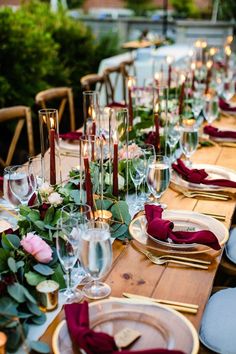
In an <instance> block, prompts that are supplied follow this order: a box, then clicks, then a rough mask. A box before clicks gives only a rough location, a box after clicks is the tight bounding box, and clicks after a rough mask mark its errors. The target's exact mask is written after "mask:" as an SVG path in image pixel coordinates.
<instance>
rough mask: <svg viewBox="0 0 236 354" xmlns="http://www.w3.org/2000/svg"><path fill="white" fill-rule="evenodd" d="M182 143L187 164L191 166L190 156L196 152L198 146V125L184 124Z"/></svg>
mask: <svg viewBox="0 0 236 354" xmlns="http://www.w3.org/2000/svg"><path fill="white" fill-rule="evenodd" d="M180 145H181V148H182V151H183V153H184V155H185V156H186V158H187V160H186V164H187V165H188V166H191V161H190V157H191V156H192V155H193V154H194V152H195V151H196V149H197V146H198V127H197V126H195V125H194V126H190V127H189V126H183V127H182V128H181V139H180Z"/></svg>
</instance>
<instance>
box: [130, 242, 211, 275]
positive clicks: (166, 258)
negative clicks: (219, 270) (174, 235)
mask: <svg viewBox="0 0 236 354" xmlns="http://www.w3.org/2000/svg"><path fill="white" fill-rule="evenodd" d="M131 245H132V246H133V247H134V248H135V249H136V250H137V251H138V252H140V253H142V254H144V255H145V256H146V257H147V258H148V259H149V260H150V261H151V262H152V263H154V264H157V265H162V264H165V263H175V264H179V265H182V266H185V267H192V268H198V269H204V270H206V269H208V265H210V264H211V262H209V261H204V260H202V259H197V258H188V257H181V256H174V255H173V256H172V255H161V256H155V255H154V254H153V253H152V252H150V251H147V250H145V249H143V248H142V249H141V248H139V247H137V245H136V244H135V243H134V242H133V241H131Z"/></svg>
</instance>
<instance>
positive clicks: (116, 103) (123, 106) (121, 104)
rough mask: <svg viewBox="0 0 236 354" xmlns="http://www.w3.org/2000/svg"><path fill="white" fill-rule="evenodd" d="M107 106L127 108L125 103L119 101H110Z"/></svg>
mask: <svg viewBox="0 0 236 354" xmlns="http://www.w3.org/2000/svg"><path fill="white" fill-rule="evenodd" d="M107 107H109V108H127V105H126V104H125V103H120V102H115V101H113V102H111V103H109V104H108V105H107Z"/></svg>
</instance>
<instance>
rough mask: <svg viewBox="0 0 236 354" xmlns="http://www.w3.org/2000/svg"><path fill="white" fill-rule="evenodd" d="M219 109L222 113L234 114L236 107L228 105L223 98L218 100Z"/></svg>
mask: <svg viewBox="0 0 236 354" xmlns="http://www.w3.org/2000/svg"><path fill="white" fill-rule="evenodd" d="M219 107H220V109H222V110H223V111H229V112H236V107H232V106H231V105H230V103H228V102H226V101H225V100H223V98H221V97H220V98H219Z"/></svg>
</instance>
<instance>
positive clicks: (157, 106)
mask: <svg viewBox="0 0 236 354" xmlns="http://www.w3.org/2000/svg"><path fill="white" fill-rule="evenodd" d="M158 112H159V103H158V102H157V103H156V104H155V106H154V113H158Z"/></svg>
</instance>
